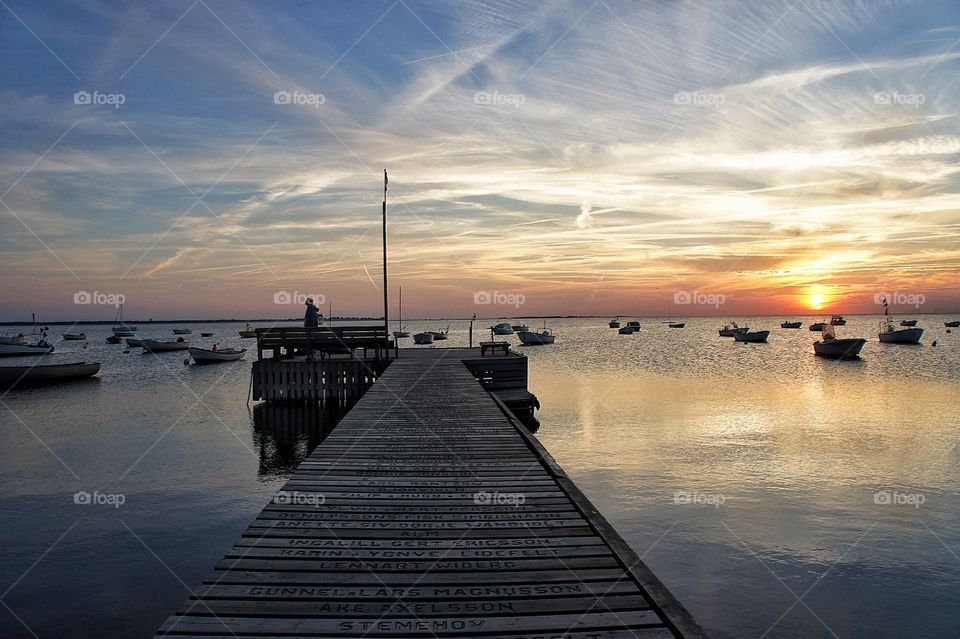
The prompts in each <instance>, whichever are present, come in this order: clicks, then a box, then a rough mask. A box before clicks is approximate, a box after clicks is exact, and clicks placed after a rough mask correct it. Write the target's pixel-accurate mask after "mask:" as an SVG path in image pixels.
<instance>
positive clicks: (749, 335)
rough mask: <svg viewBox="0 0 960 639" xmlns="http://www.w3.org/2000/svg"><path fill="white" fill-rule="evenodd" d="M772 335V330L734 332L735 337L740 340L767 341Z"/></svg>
mask: <svg viewBox="0 0 960 639" xmlns="http://www.w3.org/2000/svg"><path fill="white" fill-rule="evenodd" d="M769 336H770V331H752V332H751V331H745V332H742V333H734V335H733V338H734V339H735V340H737V341H738V342H765V341H767V338H768V337H769Z"/></svg>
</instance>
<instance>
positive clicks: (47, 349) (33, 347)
mask: <svg viewBox="0 0 960 639" xmlns="http://www.w3.org/2000/svg"><path fill="white" fill-rule="evenodd" d="M52 352H53V346H51V345H50V344H2V343H0V356H3V357H14V356H17V355H48V354H50V353H52Z"/></svg>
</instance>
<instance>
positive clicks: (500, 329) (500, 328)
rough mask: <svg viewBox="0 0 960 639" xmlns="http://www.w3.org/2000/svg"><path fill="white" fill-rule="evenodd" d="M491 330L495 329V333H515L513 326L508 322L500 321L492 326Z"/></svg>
mask: <svg viewBox="0 0 960 639" xmlns="http://www.w3.org/2000/svg"><path fill="white" fill-rule="evenodd" d="M490 330H492V331H493V334H494V335H513V327H512V326H510V325H509V324H507V323H506V322H500V323H499V324H496V325H495V326H491V327H490Z"/></svg>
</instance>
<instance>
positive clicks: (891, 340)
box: [878, 328, 923, 344]
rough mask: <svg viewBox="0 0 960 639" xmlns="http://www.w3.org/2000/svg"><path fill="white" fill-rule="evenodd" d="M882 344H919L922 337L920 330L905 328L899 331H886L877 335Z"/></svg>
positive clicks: (921, 330)
mask: <svg viewBox="0 0 960 639" xmlns="http://www.w3.org/2000/svg"><path fill="white" fill-rule="evenodd" d="M878 337H879V339H880V341H881V342H883V343H884V344H919V343H920V338H921V337H923V329H922V328H905V329H902V330H899V331H886V332H883V333H880V334H879V335H878Z"/></svg>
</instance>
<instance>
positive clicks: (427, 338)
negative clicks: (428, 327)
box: [413, 333, 433, 344]
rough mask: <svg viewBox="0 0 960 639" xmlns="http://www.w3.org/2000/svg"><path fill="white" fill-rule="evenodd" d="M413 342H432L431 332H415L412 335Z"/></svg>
mask: <svg viewBox="0 0 960 639" xmlns="http://www.w3.org/2000/svg"><path fill="white" fill-rule="evenodd" d="M413 343H414V344H433V333H417V334H416V335H414V336H413Z"/></svg>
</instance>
